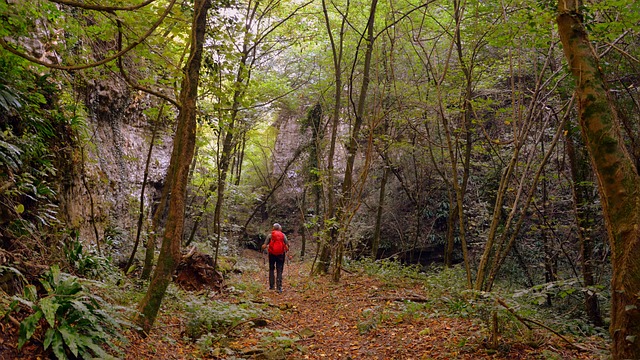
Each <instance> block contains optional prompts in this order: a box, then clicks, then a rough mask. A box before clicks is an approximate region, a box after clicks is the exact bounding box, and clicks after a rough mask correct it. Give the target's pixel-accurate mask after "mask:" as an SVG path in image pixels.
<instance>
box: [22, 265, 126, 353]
mask: <svg viewBox="0 0 640 360" xmlns="http://www.w3.org/2000/svg"><path fill="white" fill-rule="evenodd" d="M40 282H41V284H42V287H43V288H44V290H45V291H46V295H45V296H42V297H39V296H38V293H37V289H36V287H35V286H34V285H28V286H27V287H26V288H25V290H24V295H23V297H16V298H15V299H16V301H18V302H20V303H22V304H23V305H26V306H28V307H29V308H31V309H32V310H33V311H34V313H33V314H31V315H29V316H28V317H26V318H25V319H24V320H23V321H22V322H21V323H20V332H19V342H18V348H22V347H23V346H24V344H25V343H26V342H27V341H29V340H31V339H32V338H33V336H34V334H35V333H36V332H37V331H38V330H39V329H40V330H41V331H42V332H44V337H43V343H42V344H43V346H44V349H45V350H47V349H50V351H51V352H52V353H53V355H55V357H56V358H58V359H68V358H70V357H71V355H72V357H73V358H77V357H80V358H91V357H100V358H103V359H111V358H114V357H113V356H111V355H110V354H109V353H107V352H106V351H105V350H104V349H103V347H102V346H103V345H108V346H109V347H110V348H111V349H112V350H116V351H119V348H118V346H116V345H115V344H114V343H113V342H112V339H114V338H115V339H117V340H118V341H124V338H123V337H122V335H121V334H120V332H121V325H122V324H123V322H122V321H120V320H118V319H117V318H115V317H113V316H112V315H110V314H109V313H107V312H106V311H104V310H103V307H104V305H105V302H104V300H102V299H101V298H100V297H98V296H97V295H94V294H92V293H91V292H89V291H87V289H86V288H85V286H83V285H82V284H81V283H80V281H79V279H78V278H76V277H73V276H69V275H66V274H63V273H61V272H60V270H59V268H58V266H56V265H54V266H51V268H50V270H49V271H47V273H45V275H44V276H43V278H42V279H41V280H40ZM41 319H44V320H45V321H40V320H41Z"/></svg>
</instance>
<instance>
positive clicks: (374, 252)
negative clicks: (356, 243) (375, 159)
mask: <svg viewBox="0 0 640 360" xmlns="http://www.w3.org/2000/svg"><path fill="white" fill-rule="evenodd" d="M388 178H389V167H388V166H384V168H383V169H382V179H380V193H379V195H378V208H377V209H376V225H375V229H374V231H373V239H372V240H371V259H373V260H375V259H377V257H378V248H379V247H380V229H381V228H382V211H383V210H384V202H385V193H386V191H387V179H388Z"/></svg>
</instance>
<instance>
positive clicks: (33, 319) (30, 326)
mask: <svg viewBox="0 0 640 360" xmlns="http://www.w3.org/2000/svg"><path fill="white" fill-rule="evenodd" d="M41 318H42V312H41V311H36V312H35V313H33V314H31V315H29V316H27V318H26V319H24V320H22V322H21V323H20V330H19V331H18V338H19V340H18V350H20V349H22V346H24V344H25V343H26V342H27V341H28V340H29V339H31V337H32V336H33V333H34V332H35V331H36V327H37V325H38V321H39V320H40V319H41Z"/></svg>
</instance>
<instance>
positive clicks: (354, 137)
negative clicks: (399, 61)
mask: <svg viewBox="0 0 640 360" xmlns="http://www.w3.org/2000/svg"><path fill="white" fill-rule="evenodd" d="M377 5H378V0H372V1H371V8H370V9H369V21H368V22H367V38H366V42H367V47H366V50H365V55H364V65H363V66H364V68H363V74H362V84H361V86H360V94H358V104H357V107H356V109H355V110H356V113H355V117H356V119H355V121H354V123H353V128H352V129H351V134H350V136H349V141H348V142H347V164H346V167H345V170H344V181H343V182H342V189H341V197H340V203H339V205H338V208H337V214H338V216H336V218H337V219H338V221H340V222H341V223H340V224H339V225H338V226H339V229H341V230H342V231H343V232H344V230H346V228H347V227H348V226H349V222H350V219H351V216H350V215H349V214H348V213H347V212H348V211H347V208H348V207H349V205H350V204H352V203H353V201H354V199H352V196H353V171H354V165H355V160H356V155H357V153H358V136H359V135H360V128H361V127H362V124H363V122H364V106H365V101H366V99H367V91H368V89H369V82H370V80H371V78H370V72H371V58H372V56H373V43H374V41H375V37H374V32H373V30H374V29H373V26H374V22H375V18H376V16H375V15H376V8H377ZM363 36H364V35H363ZM342 215H344V217H343V216H342ZM343 222H344V223H343ZM336 232H337V231H336ZM334 239H335V240H337V247H336V259H335V261H336V266H335V270H334V273H333V280H334V281H335V282H337V281H339V280H340V271H341V266H342V255H343V251H344V240H342V236H341V234H339V233H338V234H334Z"/></svg>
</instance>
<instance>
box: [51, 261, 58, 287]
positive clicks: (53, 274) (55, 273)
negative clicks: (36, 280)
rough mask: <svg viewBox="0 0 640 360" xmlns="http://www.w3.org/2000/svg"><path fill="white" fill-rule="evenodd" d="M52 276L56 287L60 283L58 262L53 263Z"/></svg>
mask: <svg viewBox="0 0 640 360" xmlns="http://www.w3.org/2000/svg"><path fill="white" fill-rule="evenodd" d="M51 278H52V279H53V281H52V283H53V284H52V285H53V286H54V287H57V285H58V284H59V283H60V267H59V266H58V264H55V265H51Z"/></svg>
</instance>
